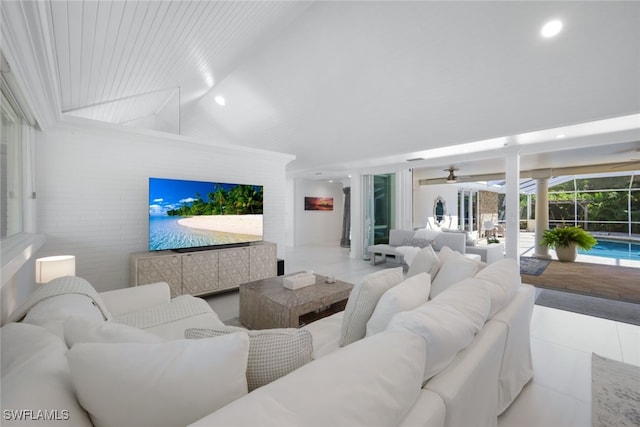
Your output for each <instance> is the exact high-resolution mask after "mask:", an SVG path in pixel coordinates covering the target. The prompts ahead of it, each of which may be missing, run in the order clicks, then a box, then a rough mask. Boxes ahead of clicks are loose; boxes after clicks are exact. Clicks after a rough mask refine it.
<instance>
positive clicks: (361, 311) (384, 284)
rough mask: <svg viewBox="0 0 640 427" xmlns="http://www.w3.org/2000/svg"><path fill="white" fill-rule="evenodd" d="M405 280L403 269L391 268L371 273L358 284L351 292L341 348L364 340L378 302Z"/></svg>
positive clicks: (345, 313) (344, 318)
mask: <svg viewBox="0 0 640 427" xmlns="http://www.w3.org/2000/svg"><path fill="white" fill-rule="evenodd" d="M403 279H404V277H403V275H402V267H396V268H389V269H385V270H380V271H377V272H375V273H371V274H369V275H367V276H365V278H364V279H362V282H361V283H357V284H356V285H355V286H354V287H353V289H352V290H351V294H350V295H349V300H348V301H347V306H346V307H345V309H344V317H343V318H342V328H341V331H340V347H343V346H345V345H347V344H351V343H352V342H354V341H357V340H359V339H362V338H364V336H365V334H366V332H367V322H368V321H369V318H371V315H372V314H373V311H374V310H375V308H376V305H377V304H378V300H379V299H380V297H381V296H382V294H384V293H385V292H386V291H387V290H389V289H391V288H392V287H394V286H396V285H397V284H398V283H400V282H402V280H403Z"/></svg>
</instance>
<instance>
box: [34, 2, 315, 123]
mask: <svg viewBox="0 0 640 427" xmlns="http://www.w3.org/2000/svg"><path fill="white" fill-rule="evenodd" d="M305 7H306V6H305V5H300V4H296V3H295V2H269V1H267V2H244V1H239V2H236V1H223V2H218V1H215V2H214V1H188V2H186V1H179V0H178V1H175V0H174V1H168V0H164V1H126V2H125V1H78V0H67V1H59V0H49V1H47V3H46V13H47V14H48V17H49V20H50V30H51V39H52V44H53V49H54V51H55V61H56V62H55V65H56V67H57V75H58V80H59V86H60V98H61V99H60V101H61V106H62V112H63V113H68V114H73V115H78V116H82V117H87V118H92V119H95V120H101V121H107V122H113V123H122V124H128V123H134V122H135V121H136V120H139V119H144V118H145V117H148V116H151V115H158V114H160V113H161V111H162V110H163V109H165V108H167V107H168V106H169V107H177V106H178V103H184V102H188V101H189V100H190V99H194V98H196V97H198V96H200V95H202V94H203V93H205V92H206V91H208V90H209V89H211V88H212V87H213V86H214V84H215V83H216V82H217V81H219V80H221V79H222V78H223V77H224V76H225V75H226V73H228V72H229V71H230V70H231V69H232V68H233V66H234V64H235V63H236V62H237V61H238V60H239V59H240V58H241V56H242V55H243V54H244V53H245V52H247V51H250V50H251V48H252V46H253V45H254V44H255V43H256V42H258V41H259V40H260V39H264V38H265V37H269V34H270V31H277V29H278V23H280V22H283V21H286V20H287V19H288V18H289V17H290V16H292V15H295V13H298V12H300V11H301V10H303V9H304V8H305ZM176 118H177V116H176Z"/></svg>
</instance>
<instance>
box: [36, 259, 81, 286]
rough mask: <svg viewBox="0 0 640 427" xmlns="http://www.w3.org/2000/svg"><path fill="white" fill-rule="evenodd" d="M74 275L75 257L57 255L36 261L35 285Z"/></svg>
mask: <svg viewBox="0 0 640 427" xmlns="http://www.w3.org/2000/svg"><path fill="white" fill-rule="evenodd" d="M75 275H76V257H75V256H73V255H58V256H49V257H45V258H38V259H37V260H36V283H48V282H50V281H51V280H53V279H56V278H58V277H63V276H75Z"/></svg>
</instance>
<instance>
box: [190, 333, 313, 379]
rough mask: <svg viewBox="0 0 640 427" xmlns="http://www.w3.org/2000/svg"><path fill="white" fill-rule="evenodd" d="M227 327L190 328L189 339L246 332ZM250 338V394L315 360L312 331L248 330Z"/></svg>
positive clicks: (248, 368)
mask: <svg viewBox="0 0 640 427" xmlns="http://www.w3.org/2000/svg"><path fill="white" fill-rule="evenodd" d="M242 330H243V329H242V328H237V327H232V326H226V327H224V328H220V329H187V330H186V331H185V333H184V336H185V338H189V339H200V338H211V337H217V336H221V335H226V334H229V333H233V332H238V331H242ZM244 331H245V332H246V333H247V334H248V335H249V342H250V344H249V359H248V361H247V384H248V387H249V391H253V390H255V389H256V388H258V387H262V386H263V385H266V384H269V383H270V382H272V381H275V380H277V379H278V378H280V377H282V376H285V375H287V374H288V373H289V372H291V371H294V370H296V369H298V368H299V367H301V366H303V365H306V364H307V363H309V362H311V361H312V360H313V342H312V336H311V332H309V331H305V330H300V329H293V328H287V329H264V330H256V331H247V330H244Z"/></svg>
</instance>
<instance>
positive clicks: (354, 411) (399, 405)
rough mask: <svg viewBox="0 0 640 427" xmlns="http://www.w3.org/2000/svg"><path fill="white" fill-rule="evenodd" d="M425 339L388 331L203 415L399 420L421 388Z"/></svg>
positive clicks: (225, 422) (221, 422)
mask: <svg viewBox="0 0 640 427" xmlns="http://www.w3.org/2000/svg"><path fill="white" fill-rule="evenodd" d="M424 358H425V347H424V341H423V340H421V339H420V337H417V336H415V335H413V334H409V333H406V332H402V333H398V332H395V333H390V332H383V333H381V334H378V335H374V336H372V337H369V338H367V339H364V340H360V341H358V342H355V343H353V344H352V345H349V346H347V347H344V348H341V349H339V350H337V351H335V352H333V353H331V354H329V355H327V356H325V357H322V358H320V359H317V360H314V361H313V363H309V364H308V365H305V366H303V367H302V368H300V369H297V370H296V371H294V372H291V373H290V374H289V375H287V376H285V377H282V378H280V379H279V380H277V381H274V382H272V383H271V384H269V385H267V386H265V387H261V388H259V389H258V390H256V391H254V392H252V393H249V394H248V395H247V396H245V397H244V398H242V399H240V400H236V401H235V402H232V403H230V404H229V405H227V406H225V407H224V408H222V409H220V410H219V411H216V412H214V413H212V414H210V415H208V416H207V417H205V418H203V419H201V420H199V421H198V422H196V423H195V424H193V426H192V427H195V426H198V427H210V426H247V427H249V426H251V427H253V426H267V425H268V426H287V427H288V426H398V425H401V424H402V421H403V420H404V418H405V417H406V415H407V413H408V412H409V410H410V409H411V408H412V407H413V405H414V403H415V402H416V400H417V399H418V396H419V395H420V393H421V389H420V387H421V383H422V376H423V370H424Z"/></svg>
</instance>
